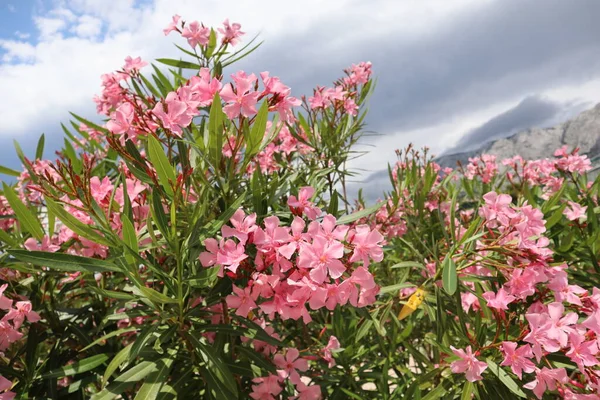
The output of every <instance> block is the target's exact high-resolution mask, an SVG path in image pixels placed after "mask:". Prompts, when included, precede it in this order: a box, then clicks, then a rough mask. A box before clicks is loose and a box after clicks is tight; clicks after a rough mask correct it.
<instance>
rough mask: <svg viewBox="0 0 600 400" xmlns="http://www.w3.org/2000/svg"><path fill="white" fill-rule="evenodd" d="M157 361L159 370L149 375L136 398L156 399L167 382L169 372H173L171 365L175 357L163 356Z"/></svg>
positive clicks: (141, 399)
mask: <svg viewBox="0 0 600 400" xmlns="http://www.w3.org/2000/svg"><path fill="white" fill-rule="evenodd" d="M156 363H157V370H156V371H155V372H152V373H151V374H150V375H148V377H147V378H146V379H145V382H144V384H143V385H142V387H141V388H140V389H139V390H138V392H137V394H136V395H135V399H134V400H153V399H156V398H157V397H158V394H159V393H160V390H161V389H162V387H163V385H165V384H166V383H167V380H168V377H169V372H171V366H172V365H173V359H172V358H161V359H160V360H158V361H157V362H156Z"/></svg>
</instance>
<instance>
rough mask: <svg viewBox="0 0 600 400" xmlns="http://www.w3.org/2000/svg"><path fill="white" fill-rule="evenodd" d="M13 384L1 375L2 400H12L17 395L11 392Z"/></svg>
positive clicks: (0, 398) (0, 396)
mask: <svg viewBox="0 0 600 400" xmlns="http://www.w3.org/2000/svg"><path fill="white" fill-rule="evenodd" d="M12 385H13V384H12V382H11V381H9V380H8V379H6V378H5V377H3V376H1V375H0V392H2V393H0V400H12V399H14V398H15V396H16V395H17V394H16V393H14V392H11V391H10V388H12Z"/></svg>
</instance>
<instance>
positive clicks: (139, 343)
mask: <svg viewBox="0 0 600 400" xmlns="http://www.w3.org/2000/svg"><path fill="white" fill-rule="evenodd" d="M157 329H158V325H157V324H153V325H150V326H147V327H146V328H144V329H143V330H142V331H141V332H140V333H139V334H138V336H137V338H136V339H135V342H133V346H132V347H131V351H130V352H129V357H127V358H128V360H129V363H131V362H132V361H134V360H135V359H136V358H137V356H138V355H139V354H140V352H141V351H142V349H143V348H144V347H145V346H146V345H147V344H149V342H150V340H151V339H155V337H154V332H156V331H157Z"/></svg>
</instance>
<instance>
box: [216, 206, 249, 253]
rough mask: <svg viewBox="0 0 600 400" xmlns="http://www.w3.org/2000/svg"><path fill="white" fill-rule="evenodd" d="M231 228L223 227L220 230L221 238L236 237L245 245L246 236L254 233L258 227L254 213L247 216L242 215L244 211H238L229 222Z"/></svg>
mask: <svg viewBox="0 0 600 400" xmlns="http://www.w3.org/2000/svg"><path fill="white" fill-rule="evenodd" d="M229 222H230V223H231V225H233V228H231V227H229V226H227V225H223V227H222V228H221V232H222V233H223V237H224V238H227V237H231V236H234V237H236V238H237V239H238V240H239V241H240V243H241V244H242V245H244V244H246V242H247V241H248V236H249V235H250V234H251V233H254V232H255V231H256V229H257V228H258V226H257V225H256V213H252V214H250V215H248V216H246V214H245V213H244V210H242V209H241V208H240V209H238V210H237V211H236V212H235V214H233V217H231V219H230V220H229Z"/></svg>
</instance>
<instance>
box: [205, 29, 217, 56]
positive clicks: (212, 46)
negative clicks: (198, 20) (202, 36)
mask: <svg viewBox="0 0 600 400" xmlns="http://www.w3.org/2000/svg"><path fill="white" fill-rule="evenodd" d="M216 48H217V33H216V32H215V30H214V29H212V28H210V36H209V37H208V46H206V53H205V55H206V58H210V57H212V55H213V53H214V51H215V50H216Z"/></svg>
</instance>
